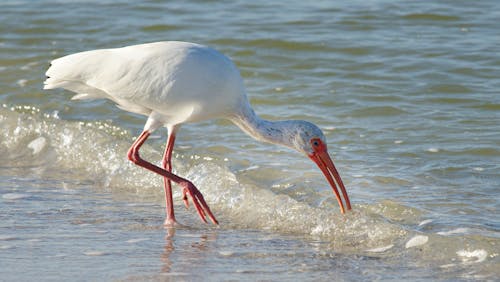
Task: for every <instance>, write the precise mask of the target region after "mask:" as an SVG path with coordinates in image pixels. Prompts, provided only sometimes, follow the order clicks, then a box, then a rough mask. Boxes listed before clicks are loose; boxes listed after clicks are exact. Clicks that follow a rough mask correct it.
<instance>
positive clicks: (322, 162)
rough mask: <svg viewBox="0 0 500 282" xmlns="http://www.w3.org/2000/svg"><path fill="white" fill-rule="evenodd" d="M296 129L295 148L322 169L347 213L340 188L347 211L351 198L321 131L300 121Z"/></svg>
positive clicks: (342, 208) (310, 124) (343, 211)
mask: <svg viewBox="0 0 500 282" xmlns="http://www.w3.org/2000/svg"><path fill="white" fill-rule="evenodd" d="M295 128H296V132H295V134H294V135H295V137H294V138H293V139H294V140H293V146H294V147H295V149H297V150H298V151H299V152H301V153H304V154H305V155H307V156H308V157H309V158H310V159H311V160H312V161H313V162H314V163H316V165H318V167H319V168H320V169H321V172H323V174H324V175H325V177H326V179H327V180H328V183H330V186H331V187H332V190H333V193H334V194H335V197H336V198H337V201H338V203H339V206H340V211H341V212H342V213H345V210H344V205H343V203H342V200H341V198H340V194H339V191H338V188H337V186H338V187H340V190H341V191H342V195H343V197H344V199H345V202H346V206H347V209H348V210H350V209H351V203H350V201H349V196H348V195H347V191H346V189H345V186H344V183H343V182H342V179H341V178H340V174H339V173H338V171H337V169H336V168H335V165H334V164H333V161H332V159H331V158H330V155H329V154H328V150H327V148H326V139H325V136H324V134H323V132H322V131H321V129H319V128H318V127H317V126H316V125H314V124H312V123H310V122H306V121H300V122H299V123H298V124H297V126H296V127H295Z"/></svg>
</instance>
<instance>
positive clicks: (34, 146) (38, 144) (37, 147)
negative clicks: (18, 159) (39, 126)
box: [28, 136, 47, 155]
mask: <svg viewBox="0 0 500 282" xmlns="http://www.w3.org/2000/svg"><path fill="white" fill-rule="evenodd" d="M46 145H47V139H45V137H43V136H40V137H38V138H36V139H35V140H33V141H31V142H30V143H29V144H28V148H30V149H31V150H33V155H36V154H38V153H40V152H41V151H42V150H43V148H45V146H46Z"/></svg>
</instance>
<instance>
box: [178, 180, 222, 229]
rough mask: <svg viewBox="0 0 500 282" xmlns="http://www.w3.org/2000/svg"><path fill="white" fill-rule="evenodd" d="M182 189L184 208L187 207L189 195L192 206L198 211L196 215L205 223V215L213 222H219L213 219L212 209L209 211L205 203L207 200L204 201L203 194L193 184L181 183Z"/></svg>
mask: <svg viewBox="0 0 500 282" xmlns="http://www.w3.org/2000/svg"><path fill="white" fill-rule="evenodd" d="M181 185H182V187H183V189H182V195H183V197H182V200H183V201H184V205H185V206H186V208H189V199H188V195H189V197H191V201H192V202H193V205H194V207H195V208H196V211H197V212H198V215H199V216H200V218H201V220H202V221H203V222H205V223H207V219H206V217H207V215H208V217H209V218H210V220H211V221H212V222H213V224H217V225H218V224H219V222H218V221H217V219H215V216H214V215H213V214H212V211H210V208H209V207H208V205H207V202H205V199H204V198H203V195H202V194H201V192H200V191H199V190H198V188H196V186H194V184H193V183H191V182H185V183H182V184H181Z"/></svg>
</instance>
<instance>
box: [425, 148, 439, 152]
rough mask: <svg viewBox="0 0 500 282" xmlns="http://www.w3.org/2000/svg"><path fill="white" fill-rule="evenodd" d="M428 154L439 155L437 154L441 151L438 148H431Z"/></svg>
mask: <svg viewBox="0 0 500 282" xmlns="http://www.w3.org/2000/svg"><path fill="white" fill-rule="evenodd" d="M427 152H429V153H437V152H439V149H438V148H429V149H427Z"/></svg>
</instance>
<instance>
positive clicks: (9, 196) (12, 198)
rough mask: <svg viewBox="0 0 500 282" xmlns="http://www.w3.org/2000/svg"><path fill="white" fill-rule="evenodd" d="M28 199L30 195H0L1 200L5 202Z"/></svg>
mask: <svg viewBox="0 0 500 282" xmlns="http://www.w3.org/2000/svg"><path fill="white" fill-rule="evenodd" d="M29 197H31V195H28V194H21V193H6V194H3V195H2V198H3V199H5V200H21V199H26V198H29Z"/></svg>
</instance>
